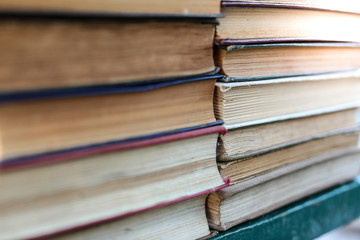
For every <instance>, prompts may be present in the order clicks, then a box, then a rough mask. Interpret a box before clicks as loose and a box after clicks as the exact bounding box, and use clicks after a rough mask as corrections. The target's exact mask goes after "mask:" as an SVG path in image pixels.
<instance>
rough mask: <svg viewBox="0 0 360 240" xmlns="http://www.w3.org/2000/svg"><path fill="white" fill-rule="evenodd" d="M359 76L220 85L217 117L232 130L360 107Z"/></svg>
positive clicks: (217, 97) (306, 77) (353, 74)
mask: <svg viewBox="0 0 360 240" xmlns="http://www.w3.org/2000/svg"><path fill="white" fill-rule="evenodd" d="M359 92H360V78H359V73H358V72H357V71H355V72H343V73H333V74H323V75H312V76H300V77H289V78H274V79H268V80H259V81H241V82H231V83H222V82H218V83H216V93H215V99H214V106H215V107H214V108H215V115H216V117H217V118H218V119H221V120H223V121H224V122H225V126H226V127H227V128H228V129H234V128H239V127H244V126H250V125H256V124H262V123H269V122H273V121H279V120H285V119H292V118H297V117H304V116H310V115H314V114H320V113H326V112H334V111H339V110H343V109H348V108H354V107H357V106H359V103H360V95H359Z"/></svg>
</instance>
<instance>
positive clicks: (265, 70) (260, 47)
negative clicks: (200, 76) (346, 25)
mask: <svg viewBox="0 0 360 240" xmlns="http://www.w3.org/2000/svg"><path fill="white" fill-rule="evenodd" d="M359 56H360V44H356V43H299V42H298V43H296V42H292V43H267V44H243V45H228V46H225V45H222V46H218V47H216V48H215V64H216V66H218V67H221V73H222V74H224V75H226V77H225V78H223V81H226V82H230V81H244V80H245V81H246V80H259V79H269V78H275V77H287V76H299V75H311V74H320V73H329V72H337V71H347V70H355V69H358V68H359V67H360V64H359V62H360V57H359Z"/></svg>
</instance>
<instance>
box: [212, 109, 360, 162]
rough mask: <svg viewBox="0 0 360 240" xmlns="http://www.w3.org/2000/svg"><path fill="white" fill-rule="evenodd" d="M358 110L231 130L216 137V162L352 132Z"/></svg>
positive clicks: (356, 124)
mask: <svg viewBox="0 0 360 240" xmlns="http://www.w3.org/2000/svg"><path fill="white" fill-rule="evenodd" d="M357 114H358V111H357V110H356V109H354V108H353V109H348V110H343V111H337V112H331V113H324V114H319V115H313V116H307V117H302V118H295V119H288V120H284V121H275V122H270V123H265V124H258V125H251V126H247V127H242V128H235V129H231V130H229V131H228V133H227V134H226V135H223V136H220V137H219V143H218V146H217V160H218V161H232V160H238V159H242V158H246V157H251V156H256V155H259V154H263V153H266V152H270V151H274V150H276V149H280V148H284V147H287V146H290V145H295V144H300V143H304V142H306V141H310V140H313V139H319V138H322V137H326V136H330V135H335V134H337V133H341V132H347V131H353V130H354V129H356V128H357V127H358V125H359V123H358V119H357V118H358V117H357V116H358V115H357Z"/></svg>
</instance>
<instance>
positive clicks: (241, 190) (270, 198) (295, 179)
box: [207, 150, 360, 231]
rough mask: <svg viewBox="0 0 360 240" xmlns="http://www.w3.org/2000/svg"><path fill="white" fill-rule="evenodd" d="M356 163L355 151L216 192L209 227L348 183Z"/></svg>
mask: <svg viewBox="0 0 360 240" xmlns="http://www.w3.org/2000/svg"><path fill="white" fill-rule="evenodd" d="M359 160H360V154H359V152H358V151H357V150H354V151H353V152H352V153H350V151H349V153H348V154H343V155H341V156H337V157H334V158H327V159H321V160H316V159H309V160H304V161H302V162H301V164H295V165H294V164H292V165H287V166H284V167H282V168H279V169H276V170H273V171H270V172H267V173H265V174H263V175H261V176H257V177H254V178H252V179H250V180H246V181H242V182H239V183H237V184H235V185H232V186H230V187H228V188H226V189H222V190H219V191H217V192H215V193H212V194H210V196H209V197H208V200H207V216H208V221H209V224H210V226H211V227H212V228H214V229H217V230H220V231H223V230H227V229H229V228H231V227H233V226H235V225H237V224H240V223H242V222H245V221H247V220H250V219H254V218H256V217H259V216H261V215H263V214H265V213H268V212H270V211H272V210H275V209H277V208H279V207H282V206H284V205H286V204H288V203H291V202H293V201H296V200H299V199H301V198H303V197H306V196H309V195H311V194H313V193H316V192H318V191H321V190H323V189H325V188H328V187H331V186H333V185H336V184H339V183H342V182H345V181H348V180H350V179H352V178H354V177H355V176H356V175H357V174H358V173H359Z"/></svg>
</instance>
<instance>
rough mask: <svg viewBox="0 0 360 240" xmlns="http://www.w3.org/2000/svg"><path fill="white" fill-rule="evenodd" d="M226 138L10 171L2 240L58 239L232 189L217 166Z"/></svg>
mask: <svg viewBox="0 0 360 240" xmlns="http://www.w3.org/2000/svg"><path fill="white" fill-rule="evenodd" d="M223 131H224V128H223V127H221V126H214V127H210V128H205V129H198V130H193V131H188V132H182V133H177V134H171V135H167V136H160V137H155V138H152V139H150V140H149V139H148V140H142V141H141V140H137V141H134V142H133V143H130V144H129V143H123V144H124V145H125V147H124V148H122V146H121V144H120V145H119V146H117V147H115V148H110V149H102V151H100V152H98V153H94V152H91V151H90V152H86V153H85V154H82V155H81V154H80V156H78V155H76V154H75V156H72V158H65V159H60V160H61V161H55V162H51V161H50V162H46V164H44V162H42V165H41V166H40V165H36V164H35V165H33V166H31V165H26V167H23V168H19V167H17V168H14V167H12V168H11V167H10V168H4V169H3V171H2V172H1V174H0V188H1V191H2V194H1V197H0V215H1V216H2V217H1V219H0V230H1V236H2V237H3V238H11V239H23V238H41V237H45V236H55V235H57V234H60V233H67V232H71V231H73V230H76V229H82V228H86V227H88V226H95V225H97V224H99V223H105V222H111V221H115V220H118V219H123V218H127V217H129V216H132V215H136V214H139V213H143V212H147V211H150V210H151V209H154V208H159V207H163V206H167V205H170V204H173V203H177V202H181V201H185V200H187V199H191V198H194V197H197V196H201V195H206V194H208V193H210V192H212V191H215V190H217V189H220V188H223V187H226V186H228V185H229V181H228V180H226V181H225V182H224V180H223V179H222V177H221V176H220V174H219V171H218V169H217V165H216V159H215V158H216V144H217V137H218V134H219V132H223ZM131 144H132V145H131ZM52 160H53V159H52ZM70 160H71V161H70ZM185 206H187V205H186V204H185ZM202 209H203V208H202ZM197 214H198V213H197ZM203 214H204V213H203ZM149 217H150V218H151V216H149ZM135 219H137V217H135ZM140 219H142V218H141V217H140ZM167 219H168V218H167ZM184 220H186V219H184ZM124 221H125V222H127V220H124ZM120 222H123V221H122V220H121V221H120ZM143 224H146V223H143ZM16 229H21V231H17V230H16ZM194 234H195V233H194Z"/></svg>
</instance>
